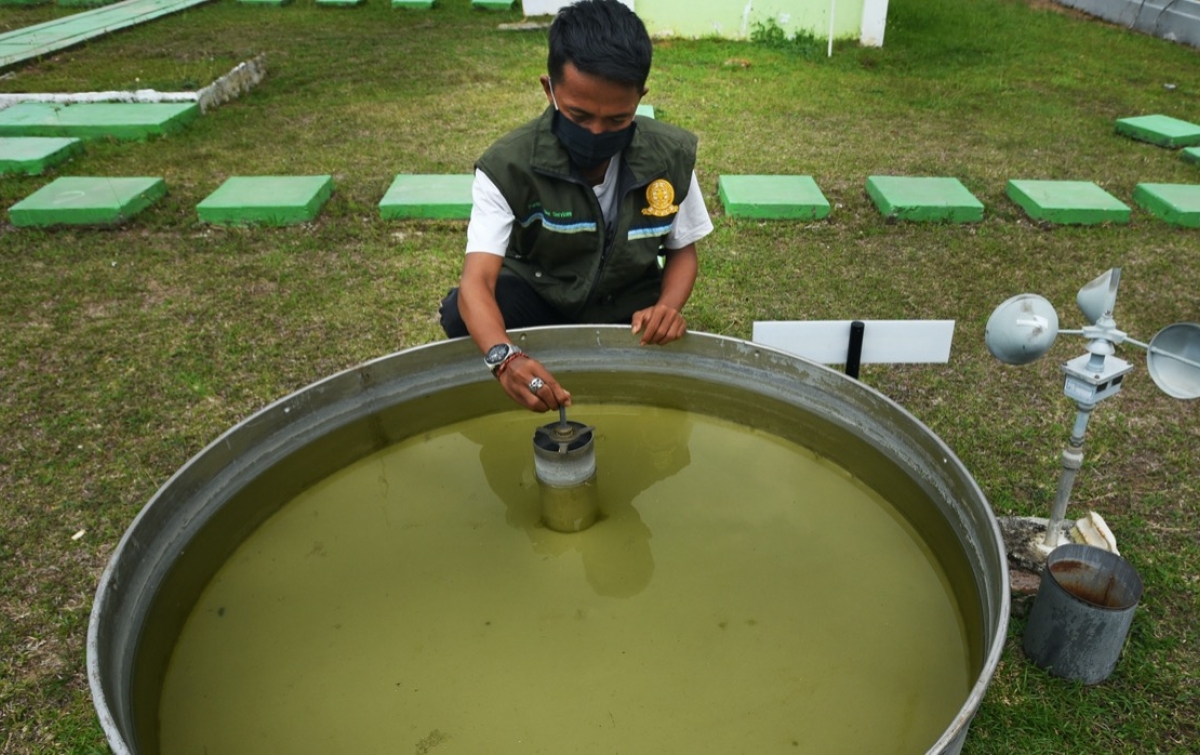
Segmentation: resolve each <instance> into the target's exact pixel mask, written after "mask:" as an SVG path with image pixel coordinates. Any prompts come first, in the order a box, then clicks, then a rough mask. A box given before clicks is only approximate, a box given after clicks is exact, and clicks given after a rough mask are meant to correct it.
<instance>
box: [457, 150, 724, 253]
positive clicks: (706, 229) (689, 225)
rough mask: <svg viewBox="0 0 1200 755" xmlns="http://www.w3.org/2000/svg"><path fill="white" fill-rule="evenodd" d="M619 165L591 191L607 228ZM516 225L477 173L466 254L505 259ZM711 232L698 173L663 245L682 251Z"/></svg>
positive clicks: (489, 181)
mask: <svg viewBox="0 0 1200 755" xmlns="http://www.w3.org/2000/svg"><path fill="white" fill-rule="evenodd" d="M620 163H621V156H620V154H617V155H615V156H614V157H613V158H612V159H611V160H609V162H608V170H607V171H605V173H604V180H603V181H601V182H600V183H599V184H597V185H596V186H593V187H592V189H593V190H594V191H595V192H596V198H597V199H598V200H599V201H600V209H601V211H602V212H603V213H604V222H605V223H606V224H607V223H611V222H612V220H613V216H614V215H615V214H616V200H617V196H616V194H617V191H616V187H617V173H618V171H619V166H620ZM515 221H516V218H515V217H514V216H513V213H512V208H510V207H509V206H508V202H507V201H505V199H504V195H503V194H501V193H500V189H499V188H497V187H496V184H494V183H493V182H492V179H490V178H488V177H487V175H486V174H485V173H484V172H483V171H481V170H476V171H475V182H474V183H473V184H472V186H471V222H470V223H469V224H468V225H467V253H468V254H470V253H472V252H486V253H487V254H495V255H499V256H501V257H503V256H504V253H505V252H506V251H507V250H508V239H509V236H510V235H511V234H512V227H513V223H514V222H515ZM712 229H713V224H712V219H711V218H709V216H708V208H707V207H705V206H704V195H703V194H701V193H700V183H699V181H697V180H696V172H695V171H692V182H691V186H690V188H689V189H688V193H687V196H686V197H684V199H683V201H682V202H680V203H679V212H678V213H676V214H675V218H674V220H673V221H672V223H671V230H670V231H669V232H667V237H666V239H664V244H663V245H664V246H665V247H666V248H667V249H682V248H683V247H685V246H687V245H689V244H694V243H696V242H697V241H699V240H700V239H702V238H704V237H705V236H707V235H708V234H710V233H712Z"/></svg>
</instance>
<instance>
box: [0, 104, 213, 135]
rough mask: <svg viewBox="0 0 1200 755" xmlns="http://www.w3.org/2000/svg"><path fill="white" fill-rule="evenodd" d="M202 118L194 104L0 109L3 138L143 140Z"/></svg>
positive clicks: (77, 105) (55, 105) (179, 128)
mask: <svg viewBox="0 0 1200 755" xmlns="http://www.w3.org/2000/svg"><path fill="white" fill-rule="evenodd" d="M199 115H200V107H199V106H198V105H196V103H194V102H81V103H78V104H73V105H61V104H57V103H50V102H22V103H19V104H16V105H13V106H12V107H8V108H5V109H3V110H0V136H74V137H79V138H81V139H90V138H102V137H111V138H113V139H139V140H140V139H147V138H149V137H151V136H161V135H164V134H171V133H175V132H176V131H179V130H181V129H183V128H184V127H185V126H186V125H187V124H188V123H191V122H192V121H193V120H195V119H196V118H197V117H199Z"/></svg>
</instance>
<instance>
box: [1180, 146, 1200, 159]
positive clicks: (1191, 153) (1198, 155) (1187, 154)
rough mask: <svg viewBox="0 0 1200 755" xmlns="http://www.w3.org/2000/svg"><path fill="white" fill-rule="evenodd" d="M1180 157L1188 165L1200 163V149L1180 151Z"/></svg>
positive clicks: (1188, 148) (1193, 148)
mask: <svg viewBox="0 0 1200 755" xmlns="http://www.w3.org/2000/svg"><path fill="white" fill-rule="evenodd" d="M1180 157H1182V158H1183V159H1184V160H1186V161H1187V162H1189V163H1200V147H1187V148H1185V149H1183V150H1182V152H1181V154H1180Z"/></svg>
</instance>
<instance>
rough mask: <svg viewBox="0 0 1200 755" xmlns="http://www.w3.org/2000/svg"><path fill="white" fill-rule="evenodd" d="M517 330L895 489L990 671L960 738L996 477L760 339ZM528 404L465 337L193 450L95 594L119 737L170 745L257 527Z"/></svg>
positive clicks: (98, 669) (568, 366)
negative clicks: (181, 666) (170, 723)
mask: <svg viewBox="0 0 1200 755" xmlns="http://www.w3.org/2000/svg"><path fill="white" fill-rule="evenodd" d="M514 336H515V338H516V340H517V341H518V342H519V344H520V345H521V346H522V348H524V349H525V350H526V351H529V352H530V353H534V354H537V356H538V358H539V360H541V361H542V362H543V363H545V364H546V365H547V367H548V368H549V369H551V370H553V371H554V374H555V376H556V377H558V378H559V379H560V380H562V381H563V382H564V384H567V385H569V386H570V387H571V391H572V394H573V396H574V399H575V401H576V402H578V403H580V404H586V403H597V404H599V403H619V404H640V405H646V406H655V407H665V408H671V409H680V410H684V411H689V412H694V413H699V414H704V415H708V416H713V417H717V418H722V419H728V420H731V421H736V422H740V423H742V424H745V425H749V426H752V427H755V428H757V429H759V430H761V431H763V432H766V433H772V434H775V435H777V436H780V437H782V438H785V439H789V440H792V441H794V442H796V443H799V444H801V445H803V446H805V447H807V448H810V449H813V450H814V451H816V452H818V453H819V454H820V455H821V456H823V457H825V458H828V459H829V460H830V461H832V462H833V463H835V464H838V465H840V466H841V467H842V468H844V469H846V470H847V471H849V472H850V473H851V474H853V475H854V476H855V477H857V478H858V479H859V480H861V482H862V483H863V484H865V485H867V486H868V487H870V488H872V489H873V490H876V491H881V492H882V493H883V494H884V495H885V497H887V499H888V501H889V503H891V504H892V505H893V506H894V507H895V508H896V510H897V511H898V512H900V514H901V515H902V516H903V517H904V518H905V519H906V521H907V522H908V524H909V525H910V526H911V527H912V529H913V531H914V532H915V533H916V534H917V535H918V536H919V537H920V538H921V539H922V540H923V541H924V543H925V544H926V545H927V546H928V548H929V550H930V551H931V552H932V554H933V555H934V557H936V559H937V560H938V561H939V562H940V563H941V566H942V568H943V572H944V574H945V575H946V579H947V581H948V589H949V590H950V591H951V592H952V593H953V595H954V598H955V601H956V603H957V605H958V607H959V610H960V611H961V614H962V621H963V626H964V630H965V634H966V636H967V640H968V645H969V647H970V659H969V662H970V668H971V669H972V674H974V676H973V677H972V678H973V679H974V681H973V683H972V686H971V689H970V692H969V694H968V696H967V698H966V699H965V700H964V701H963V704H962V707H961V709H960V710H959V711H958V712H957V714H956V715H955V716H954V717H953V720H951V721H950V722H949V724H948V726H947V728H946V729H945V731H944V732H943V733H942V734H941V736H940V737H939V738H938V739H937V741H936V742H935V743H934V744H933V746H932V747H930V748H929V750H928V751H927V752H929V753H939V754H941V753H957V752H959V751H960V750H961V748H962V745H963V741H964V739H965V737H966V733H967V726H968V724H969V723H970V720H971V718H972V716H973V715H974V714H975V711H976V710H977V709H978V707H979V705H980V703H981V701H982V700H983V696H984V692H985V690H986V688H987V685H988V683H989V681H990V680H991V678H992V674H993V673H994V671H995V668H996V665H997V663H998V662H999V659H1000V654H1001V651H1002V648H1003V643H1004V639H1005V635H1006V629H1007V624H1008V615H1009V591H1008V570H1007V566H1006V561H1005V555H1004V545H1003V541H1002V539H1001V536H1000V530H999V526H998V524H997V522H996V519H995V517H994V516H993V514H992V511H991V509H990V507H989V506H988V504H987V501H986V499H985V498H984V496H983V493H982V492H981V491H980V489H979V487H978V486H977V485H976V484H975V481H974V480H973V479H972V478H971V476H970V474H969V473H968V472H967V470H966V469H965V468H964V467H963V465H962V463H961V462H960V461H959V460H958V459H957V457H955V456H954V454H953V453H952V452H951V451H950V449H949V448H948V447H947V446H946V445H945V444H944V443H943V442H942V441H941V440H940V439H938V438H937V436H935V435H934V434H933V433H932V432H930V431H929V430H928V429H927V428H926V427H925V426H924V425H922V424H921V423H920V422H919V421H917V420H916V419H915V418H913V417H912V415H910V414H908V413H907V412H906V411H905V410H904V409H902V408H901V407H900V406H898V405H897V404H895V403H894V402H892V401H890V400H889V399H887V398H886V397H884V396H883V395H881V394H879V393H878V392H876V391H874V390H872V389H871V388H869V387H867V386H864V385H863V384H861V383H859V382H857V381H855V380H852V379H850V378H847V377H846V376H845V375H842V374H841V373H839V372H836V371H834V370H830V369H827V368H825V367H822V366H820V365H817V364H814V363H811V362H808V361H805V360H803V359H800V358H798V357H794V356H791V355H788V354H785V353H783V352H779V351H776V350H774V349H770V348H766V347H762V346H759V345H757V344H753V343H749V342H746V341H741V340H736V339H732V338H724V337H720V336H713V335H706V334H701V333H691V334H689V335H688V336H687V337H685V338H683V339H681V340H680V341H677V342H675V343H672V344H670V345H668V346H666V347H662V348H658V347H654V348H647V347H642V346H640V345H639V343H638V340H637V337H636V336H631V334H630V333H629V328H628V327H627V326H600V327H597V326H571V327H553V328H537V329H531V330H527V331H524V332H517V333H515V334H514ZM511 409H512V404H511V402H510V401H509V400H508V398H507V397H506V396H505V395H504V393H503V392H502V391H500V390H498V389H497V387H496V385H495V381H494V380H492V379H491V376H490V375H488V373H487V371H486V370H485V369H483V368H482V365H481V364H480V360H479V354H478V351H477V349H476V348H475V346H474V344H473V343H472V342H471V341H470V340H469V339H457V340H454V341H444V342H439V343H434V344H430V345H428V346H422V347H417V348H414V349H410V350H407V351H403V352H400V353H397V354H392V355H390V356H386V357H383V358H381V359H378V360H375V361H372V362H369V363H366V364H363V365H361V366H359V367H356V368H354V369H351V370H347V371H345V372H342V373H339V374H337V375H333V376H331V377H329V378H326V379H324V380H321V381H320V382H317V383H315V384H313V385H311V386H309V387H307V388H304V389H303V390H300V391H298V392H296V393H294V394H292V395H290V396H288V397H286V398H283V399H281V400H280V401H278V402H276V403H274V404H272V405H270V406H268V407H267V408H265V409H263V410H262V411H260V412H258V413H257V414H255V415H254V416H252V417H250V418H249V419H247V420H245V421H243V422H241V423H240V424H238V425H237V426H235V427H234V428H232V429H231V430H229V431H228V432H226V433H225V434H224V435H222V436H221V437H220V438H218V439H217V440H216V441H214V442H213V443H212V444H211V445H209V446H208V447H207V448H205V449H204V450H203V451H201V452H200V453H199V454H197V455H196V456H195V457H193V458H192V459H191V460H190V461H189V462H188V463H187V464H185V465H184V466H183V467H182V468H181V469H180V470H179V471H178V472H176V473H175V475H174V476H172V477H171V479H170V480H168V481H167V483H166V484H165V485H164V486H163V487H162V488H161V489H160V490H159V491H158V492H157V493H156V494H155V495H154V497H153V498H152V499H151V500H150V502H149V503H148V504H147V505H146V506H145V508H143V510H142V511H141V513H139V514H138V516H137V518H136V519H135V520H134V522H133V524H132V525H130V527H129V529H128V530H127V531H126V533H125V535H124V537H123V538H122V539H121V542H120V543H119V545H118V546H117V549H116V551H115V552H114V554H113V557H112V559H111V560H110V562H109V564H108V567H107V568H106V570H105V572H104V574H103V575H102V577H101V580H100V584H99V587H98V590H97V593H96V600H95V603H94V605H93V610H92V616H91V622H90V625H89V628H88V641H87V651H88V676H89V681H90V685H91V690H92V697H93V701H94V704H95V707H96V711H97V714H98V715H99V718H100V722H101V725H102V726H103V728H104V731H105V734H106V736H107V738H108V741H109V744H110V745H111V747H112V750H113V752H114V753H115V754H116V755H132V754H133V753H138V754H139V755H151V754H152V753H156V752H157V751H158V736H157V734H158V732H157V725H158V724H157V713H158V702H159V695H160V692H161V689H162V683H163V678H164V675H165V673H166V669H167V664H168V661H169V660H170V656H171V652H172V650H173V648H174V646H175V643H176V640H177V639H178V637H179V633H180V631H181V629H182V627H183V625H184V622H185V621H186V619H187V617H188V615H189V613H190V612H191V610H192V608H193V606H194V605H195V603H196V601H197V599H198V598H199V596H200V594H201V592H202V591H203V590H204V588H205V586H206V585H207V584H208V582H209V581H210V580H211V578H212V576H213V575H214V574H215V573H216V572H217V570H218V569H220V568H221V566H222V565H223V564H224V563H225V561H226V560H227V559H228V558H229V557H230V555H231V554H232V553H233V552H234V550H235V549H236V548H237V547H238V545H239V544H240V543H241V542H243V541H244V540H245V539H246V538H247V537H248V536H249V535H250V534H251V533H252V532H253V531H254V530H255V528H256V527H258V525H260V524H261V523H262V522H264V521H265V520H266V519H267V518H268V517H270V516H271V515H272V514H273V513H275V512H276V511H277V510H278V509H280V508H281V507H282V506H284V505H285V504H287V502H289V501H290V500H292V499H293V498H294V497H295V496H296V495H298V494H299V493H300V492H302V491H303V490H305V489H306V488H308V487H309V486H311V485H313V484H315V483H317V482H320V481H321V480H323V479H325V478H326V477H328V476H329V475H331V474H333V473H335V472H337V471H339V470H341V469H344V468H345V467H347V466H348V465H350V464H351V463H353V462H355V461H357V460H359V459H361V458H363V457H365V456H367V455H369V454H371V453H374V452H375V451H378V450H380V449H382V448H385V447H387V446H389V445H391V444H394V443H396V442H399V441H401V440H404V439H406V438H410V437H414V436H417V435H420V434H422V433H426V432H429V431H431V430H435V429H437V428H441V427H444V426H446V425H449V424H451V423H454V422H459V421H463V420H467V419H472V418H477V417H482V416H484V415H487V414H491V413H495V412H502V411H510V410H511Z"/></svg>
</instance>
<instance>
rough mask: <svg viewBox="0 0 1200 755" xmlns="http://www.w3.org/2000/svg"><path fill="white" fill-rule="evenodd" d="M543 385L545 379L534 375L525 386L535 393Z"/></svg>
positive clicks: (544, 384)
mask: <svg viewBox="0 0 1200 755" xmlns="http://www.w3.org/2000/svg"><path fill="white" fill-rule="evenodd" d="M545 386H546V381H545V380H542V379H541V378H540V377H535V378H534V379H533V380H530V381H529V385H527V386H525V387H526V388H528V389H529V392H530V393H537V392H538V391H540V390H541V389H542V388H544V387H545Z"/></svg>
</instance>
